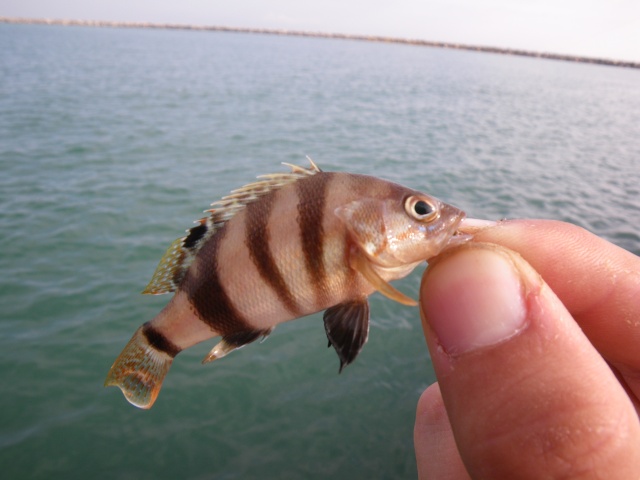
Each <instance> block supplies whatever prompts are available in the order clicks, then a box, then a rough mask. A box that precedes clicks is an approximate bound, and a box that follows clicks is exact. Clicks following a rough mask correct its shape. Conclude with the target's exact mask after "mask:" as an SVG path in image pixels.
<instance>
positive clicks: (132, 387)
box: [104, 323, 175, 409]
mask: <svg viewBox="0 0 640 480" xmlns="http://www.w3.org/2000/svg"><path fill="white" fill-rule="evenodd" d="M153 331H154V330H153V328H152V327H150V325H149V324H148V323H146V324H144V325H143V326H141V327H140V328H138V330H136V333H134V334H133V337H131V340H129V343H128V344H127V346H126V347H124V350H122V353H120V355H119V356H118V358H116V361H115V362H114V363H113V365H112V366H111V369H110V370H109V373H108V374H107V379H106V380H105V382H104V386H105V387H109V386H115V387H118V388H120V390H122V393H123V394H124V396H125V398H126V399H127V401H129V403H131V404H132V405H135V406H136V407H139V408H144V409H149V408H151V406H152V405H153V402H155V401H156V398H157V397H158V393H160V388H162V382H163V381H164V377H165V376H166V375H167V372H168V371H169V367H171V363H172V362H173V357H175V354H172V353H173V352H171V351H169V352H167V351H166V350H167V349H166V348H165V349H161V348H158V346H157V345H156V343H157V341H154V335H153Z"/></svg>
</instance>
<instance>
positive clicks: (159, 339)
mask: <svg viewBox="0 0 640 480" xmlns="http://www.w3.org/2000/svg"><path fill="white" fill-rule="evenodd" d="M142 333H143V335H144V336H145V338H146V339H147V342H149V345H151V346H152V347H153V348H155V349H156V350H159V351H161V352H164V353H166V354H167V355H169V356H170V357H171V358H173V357H175V356H176V355H177V354H179V353H180V351H181V349H180V347H178V346H177V345H176V344H175V343H173V342H172V341H171V340H169V339H168V338H167V337H166V336H165V335H164V334H163V333H161V332H159V331H158V330H156V328H155V327H154V326H153V325H151V323H150V322H147V323H145V324H144V325H143V326H142Z"/></svg>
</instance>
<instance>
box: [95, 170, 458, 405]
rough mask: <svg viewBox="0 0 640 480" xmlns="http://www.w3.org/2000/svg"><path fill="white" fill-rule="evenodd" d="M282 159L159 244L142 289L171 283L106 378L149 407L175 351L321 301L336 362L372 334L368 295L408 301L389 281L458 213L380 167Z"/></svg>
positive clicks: (426, 254)
mask: <svg viewBox="0 0 640 480" xmlns="http://www.w3.org/2000/svg"><path fill="white" fill-rule="evenodd" d="M309 161H310V163H311V166H310V167H309V168H303V167H298V166H295V165H289V164H285V165H287V166H289V167H290V168H291V171H290V172H287V173H279V174H272V175H264V176H262V177H258V179H259V181H257V182H254V183H251V184H249V185H246V186H244V187H242V188H239V189H237V190H234V191H232V192H231V194H230V195H228V196H226V197H224V198H222V200H220V201H218V202H215V203H214V204H212V206H213V207H214V208H213V209H211V210H207V212H208V213H209V216H207V217H206V218H203V219H201V220H200V221H198V222H196V226H195V227H193V228H191V229H190V230H188V234H187V236H186V237H183V238H180V239H178V240H176V241H175V242H174V243H173V244H172V245H171V246H170V247H169V249H168V250H167V252H166V253H165V255H164V257H163V258H162V259H161V260H160V263H159V265H158V267H157V269H156V271H155V273H154V275H153V278H152V279H151V282H150V283H149V285H148V286H147V287H146V289H145V290H144V292H143V293H146V294H162V293H168V292H175V295H174V296H173V298H172V299H171V301H170V302H169V303H168V304H167V306H166V307H165V308H164V309H163V310H162V311H161V312H160V313H159V314H158V315H157V316H156V317H155V318H154V319H153V320H151V321H149V322H147V323H145V324H144V325H142V326H141V327H140V328H139V329H138V330H137V331H136V332H135V334H134V335H133V337H132V338H131V340H130V341H129V343H128V344H127V346H126V347H125V348H124V350H123V351H122V353H121V354H120V356H119V357H118V358H117V359H116V361H115V363H114V364H113V366H112V367H111V370H110V371H109V374H108V375H107V379H106V382H105V386H109V385H113V386H118V387H119V388H120V389H121V390H122V392H123V393H124V395H125V397H126V399H127V400H128V401H129V402H131V403H132V404H133V405H135V406H137V407H140V408H150V407H151V406H152V405H153V403H154V401H155V400H156V397H157V396H158V393H159V391H160V388H161V386H162V382H163V380H164V377H165V375H166V374H167V371H168V370H169V367H170V366H171V363H172V362H173V359H174V357H175V356H176V355H177V354H178V353H180V352H181V351H182V350H184V349H186V348H189V347H191V346H193V345H195V344H197V343H200V342H202V341H204V340H207V339H209V338H212V337H218V336H220V337H221V340H220V342H219V343H218V344H217V345H216V346H214V347H213V349H212V350H211V352H210V353H209V354H208V355H207V356H206V357H205V359H204V360H203V363H207V362H211V361H213V360H215V359H218V358H221V357H223V356H225V355H226V354H228V353H229V352H231V351H233V350H235V349H237V348H239V347H242V346H243V345H246V344H248V343H251V342H253V341H255V340H256V339H259V338H263V337H266V336H267V335H269V334H270V333H271V331H272V330H273V329H274V327H275V326H276V325H277V324H278V323H281V322H286V321H288V320H293V319H296V318H299V317H301V316H304V315H308V314H311V313H314V312H318V311H321V310H325V312H324V326H325V331H326V334H327V337H328V339H329V345H330V346H333V347H334V348H335V350H336V352H337V353H338V357H339V359H340V371H342V369H343V368H344V367H345V366H346V365H348V364H350V363H351V362H353V360H354V359H355V358H356V356H357V355H358V353H359V352H360V350H361V348H362V347H363V345H364V344H365V343H366V341H367V338H368V334H369V304H368V300H367V297H368V296H369V295H370V294H371V293H373V292H374V291H376V290H377V291H379V292H381V293H382V294H384V295H386V296H387V297H389V298H391V299H393V300H396V301H398V302H400V303H402V304H405V305H416V302H415V301H414V300H412V299H411V298H409V297H407V296H406V295H404V294H402V293H401V292H399V291H398V290H396V289H395V288H394V287H392V286H391V285H390V284H389V281H391V280H395V279H398V278H402V277H404V276H405V275H407V274H408V273H409V272H411V270H413V269H414V268H415V267H416V266H417V265H418V264H419V263H420V262H422V261H424V260H425V259H428V258H430V257H432V256H434V255H437V254H438V253H439V252H440V251H441V250H442V249H443V248H444V247H445V246H447V245H449V244H451V243H452V242H458V241H463V236H454V235H455V234H456V232H457V229H458V226H459V224H460V222H461V221H462V219H463V218H464V213H463V212H462V211H460V210H458V209H456V208H454V207H452V206H450V205H447V204H445V203H443V202H441V201H439V200H437V199H435V198H433V197H431V196H429V195H426V194H424V193H421V192H418V191H415V190H411V189H409V188H406V187H403V186H401V185H397V184H395V183H391V182H387V181H384V180H381V179H379V178H375V177H371V176H366V175H356V174H350V173H338V172H323V171H321V170H320V169H319V168H318V167H317V166H316V165H315V163H313V161H312V160H311V159H309Z"/></svg>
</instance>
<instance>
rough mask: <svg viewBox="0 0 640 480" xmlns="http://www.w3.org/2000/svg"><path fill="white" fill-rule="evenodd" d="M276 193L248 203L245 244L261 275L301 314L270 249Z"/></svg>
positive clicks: (295, 311) (284, 302) (292, 310)
mask: <svg viewBox="0 0 640 480" xmlns="http://www.w3.org/2000/svg"><path fill="white" fill-rule="evenodd" d="M274 199H275V197H274V195H273V194H269V195H265V196H264V197H262V198H260V199H259V200H258V201H256V202H254V203H251V204H249V205H247V215H246V217H245V232H246V237H245V245H246V246H247V248H248V249H249V255H250V256H251V260H253V263H254V264H255V266H256V268H257V269H258V273H260V277H262V279H263V280H264V281H265V282H266V283H267V285H269V286H270V287H271V288H272V289H273V291H274V292H275V293H276V294H277V295H278V298H279V299H280V301H281V302H282V303H283V304H284V306H285V307H286V308H287V310H289V311H290V312H291V313H292V314H294V315H301V314H302V312H301V310H300V306H299V305H298V303H297V302H296V300H295V299H294V297H293V295H292V294H291V290H290V289H289V286H288V285H287V282H286V281H285V279H284V277H283V276H282V273H281V272H280V269H279V268H278V265H277V264H276V261H275V259H274V258H273V255H272V253H271V249H270V243H269V242H270V235H269V214H270V213H271V209H272V208H273V203H274Z"/></svg>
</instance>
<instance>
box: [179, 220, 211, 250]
mask: <svg viewBox="0 0 640 480" xmlns="http://www.w3.org/2000/svg"><path fill="white" fill-rule="evenodd" d="M207 230H208V227H207V221H206V219H202V220H201V221H200V225H196V226H195V227H193V228H191V229H190V230H189V235H187V236H186V237H185V239H184V242H182V246H183V247H184V248H188V249H189V250H191V249H193V248H195V247H196V245H197V244H198V241H200V240H201V239H202V237H204V236H205V234H206V233H207Z"/></svg>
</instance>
